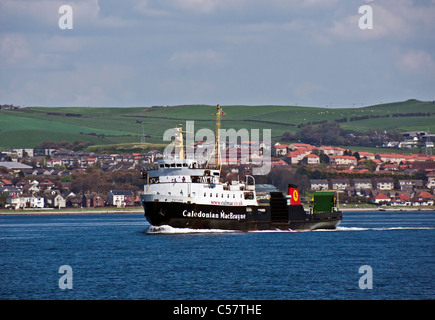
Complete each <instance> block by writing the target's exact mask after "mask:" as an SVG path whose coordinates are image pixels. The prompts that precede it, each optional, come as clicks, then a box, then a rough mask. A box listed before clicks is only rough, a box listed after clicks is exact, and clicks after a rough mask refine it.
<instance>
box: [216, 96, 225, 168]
mask: <svg viewBox="0 0 435 320" xmlns="http://www.w3.org/2000/svg"><path fill="white" fill-rule="evenodd" d="M216 110H217V111H216V114H215V115H216V144H215V146H214V150H215V153H214V159H215V161H214V162H215V165H216V166H219V165H220V163H221V152H220V139H219V137H220V134H219V130H220V128H221V116H224V115H226V113H225V112H224V111H223V110H222V108H221V105H220V104H218V105H217V107H216Z"/></svg>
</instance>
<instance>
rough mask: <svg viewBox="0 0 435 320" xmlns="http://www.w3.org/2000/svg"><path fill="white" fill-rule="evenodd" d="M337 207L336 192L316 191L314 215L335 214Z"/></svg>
mask: <svg viewBox="0 0 435 320" xmlns="http://www.w3.org/2000/svg"><path fill="white" fill-rule="evenodd" d="M335 206H336V198H335V191H316V192H315V193H314V204H313V213H326V212H333V210H334V209H333V208H334V207H335Z"/></svg>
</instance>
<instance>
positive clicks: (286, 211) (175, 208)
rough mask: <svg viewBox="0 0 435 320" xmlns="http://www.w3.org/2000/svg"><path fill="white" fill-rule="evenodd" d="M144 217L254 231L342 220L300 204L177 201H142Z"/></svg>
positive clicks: (158, 223) (171, 223)
mask: <svg viewBox="0 0 435 320" xmlns="http://www.w3.org/2000/svg"><path fill="white" fill-rule="evenodd" d="M143 206H144V210H145V217H146V219H147V221H148V222H149V223H150V224H151V225H153V226H162V225H169V226H171V227H174V228H189V229H221V230H238V231H256V230H315V229H335V228H336V227H337V226H338V224H339V223H340V222H341V220H342V213H341V211H336V212H330V213H316V214H309V213H307V212H306V211H305V210H304V209H303V207H302V205H292V206H286V208H274V207H273V206H249V207H242V206H241V207H236V206H217V205H216V206H214V205H201V204H192V203H178V202H159V201H155V202H145V201H143Z"/></svg>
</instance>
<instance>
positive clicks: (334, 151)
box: [319, 146, 346, 156]
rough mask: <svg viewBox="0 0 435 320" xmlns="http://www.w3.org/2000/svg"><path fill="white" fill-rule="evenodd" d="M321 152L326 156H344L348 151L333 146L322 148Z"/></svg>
mask: <svg viewBox="0 0 435 320" xmlns="http://www.w3.org/2000/svg"><path fill="white" fill-rule="evenodd" d="M319 150H321V151H323V153H324V154H326V155H330V156H342V155H343V154H344V151H346V150H344V149H343V148H340V147H331V146H321V147H320V148H319Z"/></svg>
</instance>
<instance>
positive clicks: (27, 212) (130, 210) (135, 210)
mask: <svg viewBox="0 0 435 320" xmlns="http://www.w3.org/2000/svg"><path fill="white" fill-rule="evenodd" d="M340 209H341V210H342V211H343V212H364V211H373V212H374V211H380V212H401V211H435V207H399V208H391V207H388V208H340ZM80 214H144V211H143V209H142V207H134V208H128V209H117V208H98V209H93V210H92V209H91V210H90V209H87V208H86V209H71V210H68V209H48V210H47V209H40V210H17V211H15V210H0V216H12V215H15V216H22V215H32V216H37V215H80Z"/></svg>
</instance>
